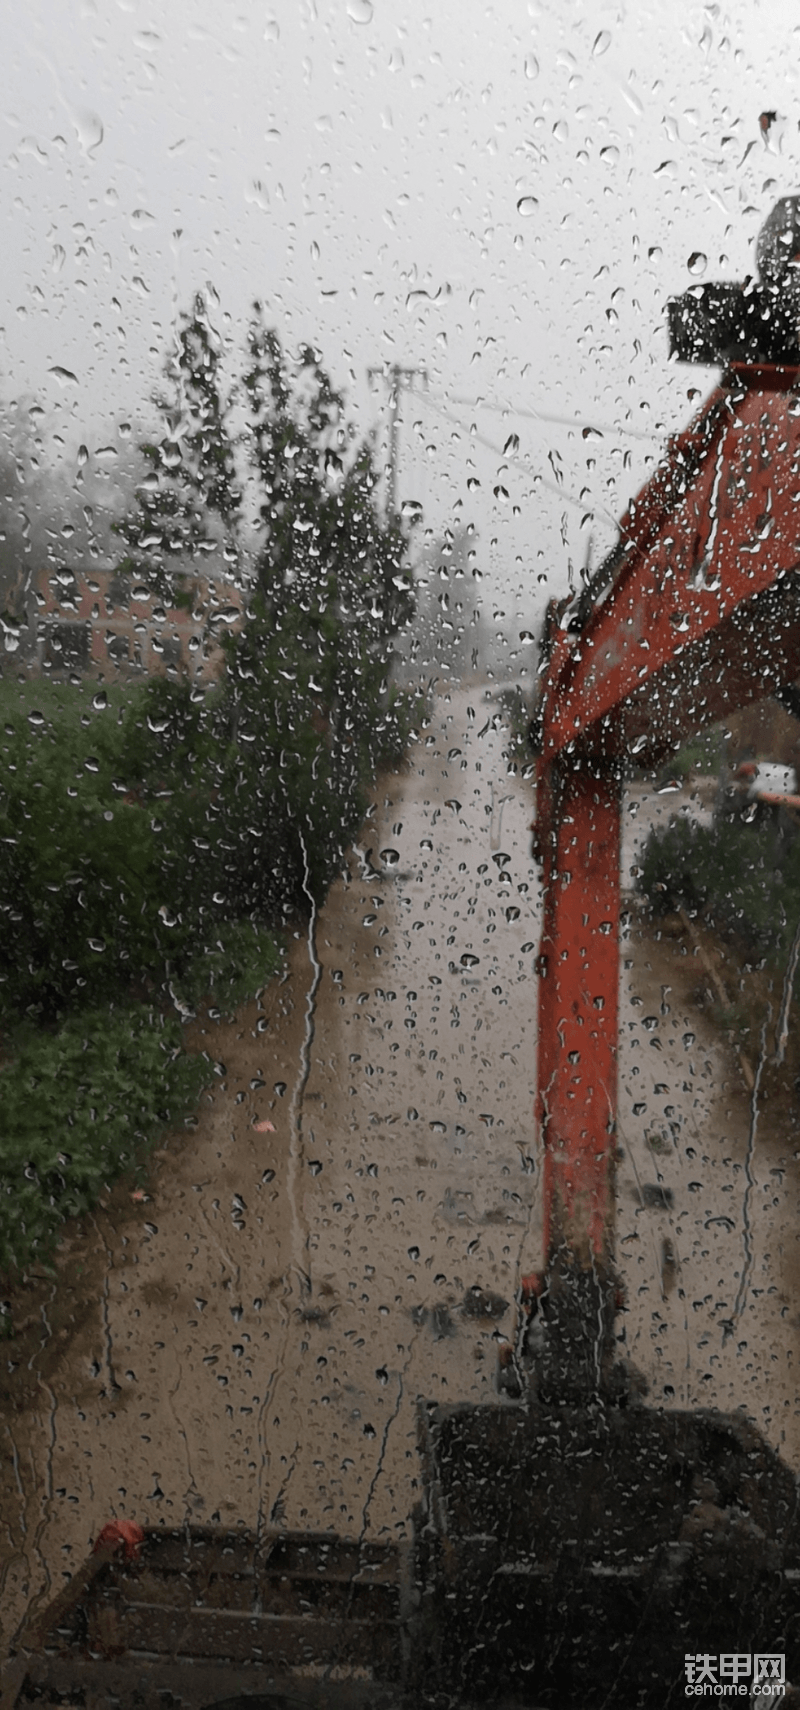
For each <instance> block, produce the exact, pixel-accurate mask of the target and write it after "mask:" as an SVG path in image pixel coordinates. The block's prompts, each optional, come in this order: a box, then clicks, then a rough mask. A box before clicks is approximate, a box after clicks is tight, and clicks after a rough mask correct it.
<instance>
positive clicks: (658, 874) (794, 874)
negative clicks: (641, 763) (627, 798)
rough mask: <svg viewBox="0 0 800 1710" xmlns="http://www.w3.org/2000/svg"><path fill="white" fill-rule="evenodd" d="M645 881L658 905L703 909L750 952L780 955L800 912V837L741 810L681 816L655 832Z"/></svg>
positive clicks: (643, 863)
mask: <svg viewBox="0 0 800 1710" xmlns="http://www.w3.org/2000/svg"><path fill="white" fill-rule="evenodd" d="M639 888H640V890H641V891H642V892H643V893H644V895H645V896H646V897H647V898H648V899H649V901H650V902H651V904H652V906H653V907H654V908H655V909H656V910H657V911H658V912H664V911H665V910H667V909H671V908H676V907H678V906H683V907H685V908H690V909H701V908H702V909H703V910H704V911H705V913H706V915H707V916H708V917H709V918H710V919H712V920H713V921H715V922H716V924H717V925H718V926H720V927H722V928H724V929H726V930H729V931H734V932H736V933H737V934H738V935H739V937H740V938H741V939H742V940H743V941H744V942H745V944H746V945H747V947H748V950H749V951H751V952H752V953H754V954H757V955H759V956H767V957H769V958H773V957H776V956H778V955H780V954H781V953H782V952H783V950H784V949H785V947H786V945H787V943H788V942H789V940H790V938H791V935H792V933H793V931H794V928H795V924H796V922H797V920H798V918H800V838H797V837H791V836H789V837H787V836H786V834H785V833H784V831H783V830H782V829H781V827H780V826H779V825H778V824H770V823H767V824H751V823H747V822H745V821H743V820H742V819H741V818H740V817H739V816H736V815H734V816H728V815H718V816H717V818H716V819H715V820H714V823H713V825H711V826H702V825H698V824H697V823H696V821H693V820H689V819H687V818H683V817H681V818H676V819H673V820H671V821H670V822H669V824H668V825H667V826H666V827H665V828H664V829H663V830H653V831H651V833H650V836H649V838H648V839H647V842H646V844H645V847H644V851H643V853H642V857H641V874H640V877H639Z"/></svg>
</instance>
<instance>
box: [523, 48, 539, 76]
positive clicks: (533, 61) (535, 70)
mask: <svg viewBox="0 0 800 1710" xmlns="http://www.w3.org/2000/svg"><path fill="white" fill-rule="evenodd" d="M525 76H526V77H527V78H528V79H529V80H530V81H531V82H533V79H534V77H538V76H539V61H538V59H537V58H536V55H535V53H526V55H525Z"/></svg>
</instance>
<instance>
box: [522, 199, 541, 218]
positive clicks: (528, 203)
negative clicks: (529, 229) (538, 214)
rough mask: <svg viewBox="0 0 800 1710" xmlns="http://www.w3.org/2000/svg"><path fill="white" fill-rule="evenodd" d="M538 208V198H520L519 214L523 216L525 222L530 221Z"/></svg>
mask: <svg viewBox="0 0 800 1710" xmlns="http://www.w3.org/2000/svg"><path fill="white" fill-rule="evenodd" d="M538 206H539V202H538V199H537V197H536V196H520V198H519V201H518V202H517V213H518V214H520V215H521V216H522V218H523V220H528V219H530V216H531V214H533V213H534V212H535V210H536V209H537V208H538Z"/></svg>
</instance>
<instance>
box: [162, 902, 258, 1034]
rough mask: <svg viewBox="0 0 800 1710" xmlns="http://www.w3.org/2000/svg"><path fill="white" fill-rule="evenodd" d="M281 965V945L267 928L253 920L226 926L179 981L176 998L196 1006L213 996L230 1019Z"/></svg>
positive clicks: (197, 956) (205, 947) (229, 923)
mask: <svg viewBox="0 0 800 1710" xmlns="http://www.w3.org/2000/svg"><path fill="white" fill-rule="evenodd" d="M281 961H282V954H281V948H280V945H279V944H278V942H277V940H276V939H275V937H274V936H273V934H272V933H271V932H268V931H267V930H266V928H265V927H258V926H256V925H254V923H253V922H252V921H251V920H236V921H233V922H225V923H224V924H223V925H222V926H221V927H220V928H219V932H218V934H217V937H216V939H215V940H214V942H213V943H212V944H207V945H205V946H204V947H203V949H202V950H201V951H200V952H199V953H198V954H197V955H196V956H195V957H194V959H193V960H192V961H190V962H189V963H188V964H187V966H186V968H185V970H184V972H183V973H182V974H181V975H180V976H179V977H178V978H177V980H176V981H175V986H176V987H177V993H176V995H177V996H178V998H179V1000H180V999H182V1000H184V1001H186V1002H188V1003H189V1004H192V1005H195V1004H198V1003H199V1002H200V1000H201V998H205V997H208V996H211V997H213V998H215V999H216V1001H217V1004H218V1005H219V1007H220V1008H221V1009H222V1011H223V1012H224V1013H225V1014H226V1015H230V1014H231V1013H232V1012H233V1011H234V1010H235V1009H236V1007H237V1005H238V1004H240V1003H244V1002H245V1000H246V999H247V998H249V997H252V995H253V993H254V992H257V991H259V990H260V988H261V987H262V986H264V985H266V982H267V980H269V979H271V978H272V975H273V974H276V973H277V972H278V969H279V968H280V966H281ZM173 989H174V988H173Z"/></svg>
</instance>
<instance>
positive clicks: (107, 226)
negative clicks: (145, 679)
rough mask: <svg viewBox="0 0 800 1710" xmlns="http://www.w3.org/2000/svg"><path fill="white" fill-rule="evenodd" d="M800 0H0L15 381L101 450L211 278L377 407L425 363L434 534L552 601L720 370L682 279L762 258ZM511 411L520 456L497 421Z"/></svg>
mask: <svg viewBox="0 0 800 1710" xmlns="http://www.w3.org/2000/svg"><path fill="white" fill-rule="evenodd" d="M795 17H796V13H795V10H794V8H793V7H792V6H790V5H789V4H782V3H780V0H764V3H761V4H758V3H757V0H756V3H754V0H737V3H736V4H735V5H731V6H726V5H724V4H719V5H708V6H702V5H699V4H695V3H692V0H674V4H672V5H670V6H669V7H668V8H665V7H664V6H662V5H660V4H653V5H651V4H648V3H645V0H641V3H640V4H638V5H629V4H605V3H602V0H601V3H600V4H595V5H592V6H579V5H576V4H573V3H570V0H567V3H566V4H562V5H561V6H559V7H557V8H554V7H552V6H549V7H545V6H540V5H538V4H537V3H536V0H529V3H527V4H526V3H524V0H513V3H509V0H491V3H487V4H479V3H477V0H459V3H458V4H456V0H437V3H436V4H435V5H433V4H427V5H426V4H424V3H423V0H394V3H391V4H390V3H389V0H373V3H372V4H370V0H272V3H271V4H270V3H269V0H267V3H261V0H258V3H255V0H253V3H251V4H245V3H242V4H236V3H233V4H231V3H228V4H219V3H218V0H214V3H212V0H170V4H169V5H168V6H167V5H163V4H162V5H160V6H156V5H154V4H152V3H147V0H142V3H141V4H140V3H138V0H96V3H92V0H82V3H80V4H78V3H75V4H68V5H62V4H60V3H59V0H28V4H27V5H26V7H25V8H24V9H22V8H19V7H12V5H11V4H10V0H5V6H4V21H3V34H4V49H5V62H6V67H7V90H8V94H7V98H6V122H5V134H4V145H3V151H2V177H1V178H0V183H1V184H2V201H1V202H0V219H1V220H2V235H3V254H4V268H3V278H4V292H3V296H4V307H3V313H2V317H0V319H1V320H2V332H3V341H2V355H0V361H1V362H2V368H3V371H4V376H3V382H2V384H3V390H4V392H5V395H6V396H7V397H12V398H13V397H21V396H27V397H33V398H36V399H38V400H40V401H41V402H43V403H44V404H45V405H46V407H47V409H48V411H49V412H50V411H51V412H52V415H51V418H50V419H51V426H52V427H53V428H55V430H56V431H57V432H58V433H60V434H61V436H62V437H63V438H64V440H65V441H66V442H67V443H68V444H69V445H70V446H74V445H76V444H77V443H78V441H79V440H85V441H86V443H87V444H88V445H89V447H90V449H92V448H94V447H95V446H96V445H97V444H98V443H102V442H103V439H104V438H105V439H107V438H108V432H107V426H108V422H109V420H111V419H114V418H116V419H119V418H120V417H121V416H129V417H130V418H132V419H134V420H135V419H136V418H137V417H138V418H139V419H140V420H141V419H143V418H146V416H147V414H148V410H147V399H148V397H149V394H150V393H151V392H152V390H153V387H154V385H155V384H156V382H157V378H158V373H159V369H160V366H161V362H162V360H163V354H164V348H165V343H166V341H167V339H168V337H169V332H170V327H171V325H172V324H173V322H174V317H175V313H176V308H177V306H178V305H181V304H186V303H187V302H188V301H189V299H190V296H191V293H192V291H193V290H194V289H195V288H196V287H197V286H198V285H202V284H203V283H204V282H206V281H212V282H213V284H214V286H215V288H216V290H217V292H218V294H219V299H220V312H219V317H218V320H219V324H220V326H221V327H222V328H223V330H225V329H226V328H227V330H228V331H229V332H230V333H231V334H233V336H234V337H235V338H237V339H238V338H239V336H240V331H241V326H242V322H243V317H244V316H245V314H246V310H247V306H248V303H249V302H250V301H251V300H252V298H253V297H255V296H259V297H262V298H263V299H264V300H265V302H266V304H267V306H268V311H269V314H270V318H271V319H273V320H274V322H275V323H276V324H277V325H278V326H279V327H280V328H281V330H282V331H283V333H284V335H285V338H286V340H287V342H288V343H289V344H290V345H292V344H295V343H298V342H299V341H300V340H301V339H302V340H311V341H313V342H315V343H316V344H318V345H319V347H320V349H321V351H322V353H323V356H324V359H325V360H326V362H327V364H328V366H329V367H330V369H331V370H332V372H333V375H334V378H335V379H336V380H337V381H338V382H339V383H341V384H343V385H345V386H346V388H347V389H348V391H349V393H350V396H351V399H352V401H353V405H354V407H355V408H357V410H358V411H359V413H360V416H361V420H362V422H363V423H365V424H366V423H367V422H368V421H370V420H372V419H374V418H375V416H376V414H377V411H378V402H379V396H380V394H379V393H378V392H374V393H372V394H370V391H369V389H368V387H367V384H366V380H365V373H366V369H367V367H368V365H370V364H376V363H382V362H391V361H398V362H401V363H405V364H418V365H420V366H424V367H425V368H427V370H428V373H429V377H430V394H429V397H428V398H427V399H424V398H420V399H416V398H414V399H406V401H405V404H404V429H403V462H402V468H401V480H400V491H401V496H408V497H412V498H416V499H419V500H421V501H422V503H423V505H424V507H425V513H426V520H427V521H428V522H429V524H430V526H431V527H433V528H435V529H440V528H441V527H442V526H443V525H444V523H445V522H447V521H448V520H450V521H452V520H454V519H459V518H460V519H461V520H474V521H475V523H476V525H477V527H478V529H479V533H480V537H481V563H482V565H483V567H484V568H485V570H486V571H487V572H488V580H487V587H488V588H493V589H495V590H499V589H500V588H501V587H504V588H506V589H507V590H509V591H510V592H511V595H512V600H513V602H514V603H515V604H518V605H519V606H520V609H522V602H523V600H524V601H525V602H529V601H530V600H531V598H532V593H533V590H534V589H535V591H536V597H537V603H539V602H540V600H541V597H542V594H543V593H544V592H550V591H557V590H560V589H561V588H562V587H563V586H564V585H565V582H566V577H567V567H568V560H569V559H570V558H571V559H572V561H573V563H574V564H575V565H578V564H579V563H581V562H582V561H583V557H584V554H585V552H586V547H587V539H588V536H589V535H590V534H591V535H592V536H593V538H594V543H595V545H594V550H595V552H597V551H598V550H599V549H600V545H601V543H602V541H603V539H605V538H607V537H608V532H609V527H610V524H609V519H610V518H613V517H615V516H617V515H618V514H619V512H620V510H621V509H622V508H623V506H624V504H625V503H626V502H627V499H628V497H629V495H630V493H631V492H632V491H633V490H635V488H636V486H637V485H638V484H639V482H640V480H641V478H642V476H643V474H644V473H645V472H646V463H645V459H646V456H647V454H648V452H649V453H651V454H652V453H655V452H657V450H658V448H659V445H660V444H661V443H662V441H661V439H660V438H659V437H658V435H659V433H661V434H663V432H664V430H665V429H673V428H676V427H679V426H681V425H682V424H683V423H684V422H685V420H686V419H687V416H688V413H689V409H690V405H689V403H688V401H687V391H688V389H689V388H690V387H692V386H700V387H701V389H702V390H705V389H706V388H707V386H708V383H709V380H710V379H711V376H710V375H708V374H704V373H702V372H699V371H693V370H687V369H676V368H674V367H673V368H670V367H668V366H667V353H666V336H665V332H664V303H665V301H666V298H667V297H668V296H669V295H671V294H673V293H675V292H677V291H680V290H682V289H684V288H685V286H686V285H687V284H688V283H690V282H691V279H692V277H693V276H694V277H701V276H702V272H703V268H704V267H705V277H708V278H713V277H717V276H720V277H722V276H725V275H727V276H729V277H737V276H741V275H742V274H743V273H744V272H746V271H747V270H748V269H749V268H750V267H752V265H753V263H752V254H753V242H754V239H755V235H756V232H757V230H758V227H759V225H760V223H761V220H762V218H763V217H764V215H765V214H766V212H767V211H768V209H769V208H770V207H771V205H772V203H773V202H774V200H775V199H776V198H777V196H779V195H781V194H785V193H786V192H787V191H790V190H793V189H796V188H797V187H798V183H800V162H798V158H797V157H798V147H799V146H800V131H798V119H799V118H800V105H799V104H798V101H797V97H796V93H795V84H796V68H797V62H798V47H799V46H800V31H799V30H798V27H797V25H796V24H795V22H794V19H795ZM765 109H769V110H776V111H777V113H778V115H779V117H778V120H777V122H776V123H775V124H774V125H773V126H772V127H771V129H770V131H769V133H768V137H767V140H766V141H765V140H764V138H763V136H762V134H761V131H760V128H759V123H758V118H759V114H760V113H761V112H762V111H764V110H765ZM696 252H702V254H703V255H704V256H705V257H706V262H705V263H704V262H703V261H702V259H701V260H697V261H695V263H694V273H691V272H690V271H689V266H688V264H689V258H690V256H692V255H694V254H695V253H696ZM57 368H58V369H61V370H66V371H68V372H69V373H70V374H73V375H74V376H75V377H76V379H75V381H74V382H73V381H71V380H68V379H67V380H65V379H64V377H63V375H62V376H61V377H58V376H56V375H54V373H53V372H52V371H53V370H54V369H57ZM463 399H466V400H473V399H480V400H483V403H482V406H481V408H479V409H478V408H476V407H473V406H472V405H471V404H470V403H469V402H467V403H463V402H456V401H455V400H463ZM493 403H495V404H503V403H506V404H508V405H509V406H512V408H511V410H510V413H509V415H508V417H507V418H506V419H504V418H503V416H502V415H501V414H500V413H497V412H494V411H492V410H490V409H489V408H488V407H487V406H488V405H489V404H493ZM518 408H522V409H524V410H527V411H534V410H537V409H538V410H543V411H546V412H549V413H551V414H554V415H558V416H564V417H567V418H570V419H572V418H574V419H576V420H577V421H578V422H579V423H582V424H587V425H595V426H597V427H598V428H600V429H601V430H602V431H603V437H602V438H598V437H596V436H594V435H593V436H591V437H590V438H584V437H583V434H582V431H581V428H580V427H578V428H577V429H570V428H569V427H568V426H565V425H557V424H551V423H544V422H542V421H537V420H535V419H533V418H532V417H531V416H530V415H528V416H519V417H517V416H516V414H515V413H514V410H515V409H518ZM442 412H448V413H445V414H443V413H442ZM471 424H474V426H475V429H476V432H475V434H473V435H471V434H470V427H471ZM512 431H515V432H516V433H518V435H519V439H520V456H519V458H518V459H517V461H516V463H515V462H514V460H513V459H511V460H508V459H506V460H505V462H504V460H503V458H502V455H499V454H498V453H497V452H496V451H493V450H491V449H489V448H488V447H487V446H486V445H485V444H484V443H483V440H489V441H490V442H491V444H492V445H494V446H498V447H500V448H502V446H503V445H504V443H505V441H506V440H507V438H508V435H509V434H510V433H511V432H512ZM642 434H652V435H653V436H654V437H653V438H652V439H651V440H647V439H643V438H641V437H638V436H640V435H642ZM524 460H528V461H524ZM506 465H507V473H506V472H504V471H505V469H506ZM468 480H469V481H471V482H472V483H473V485H472V486H471V487H470V488H469V489H468V486H467V482H468ZM545 481H547V482H550V483H551V484H552V486H554V487H557V486H558V485H559V483H563V489H564V493H565V494H568V495H569V499H567V498H564V499H560V498H559V496H558V494H557V493H554V492H553V491H551V490H550V487H547V486H545V484H544V483H545ZM475 482H480V486H476V485H474V483H475ZM495 487H497V488H498V489H500V488H505V489H506V491H507V494H508V499H505V498H504V496H503V493H502V492H499V493H498V495H497V496H495V494H494V489H495ZM458 501H461V504H460V507H458V505H457V502H458ZM571 501H574V502H571ZM514 506H517V507H519V514H518V515H515V514H514ZM591 512H594V513H595V515H594V517H593V518H592V517H591V516H589V513H591ZM604 517H605V519H606V521H605V523H603V520H602V519H603V518H604ZM493 541H494V542H495V544H492V542H493ZM537 574H538V575H539V576H546V577H547V581H546V583H540V584H538V585H537V584H536V581H535V578H536V576H537Z"/></svg>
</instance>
